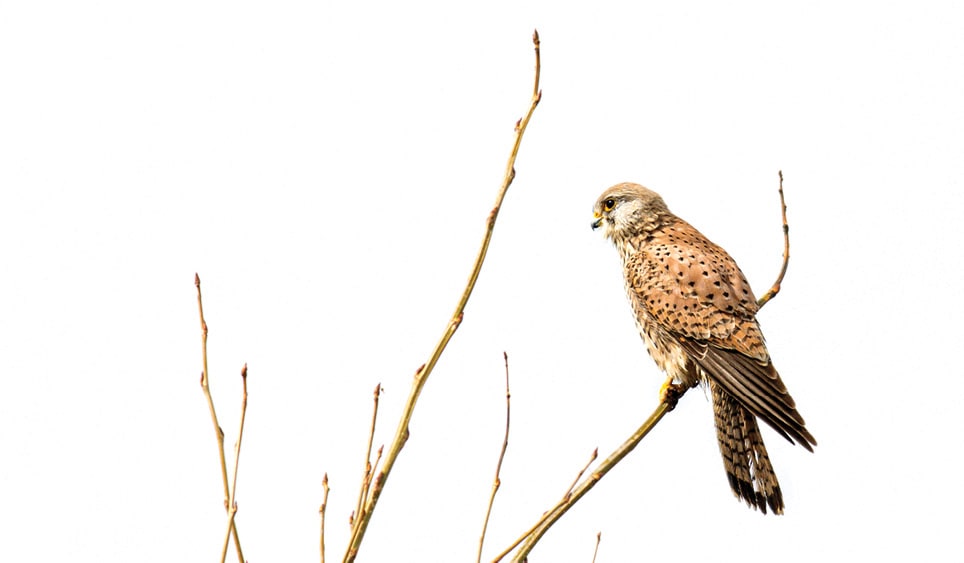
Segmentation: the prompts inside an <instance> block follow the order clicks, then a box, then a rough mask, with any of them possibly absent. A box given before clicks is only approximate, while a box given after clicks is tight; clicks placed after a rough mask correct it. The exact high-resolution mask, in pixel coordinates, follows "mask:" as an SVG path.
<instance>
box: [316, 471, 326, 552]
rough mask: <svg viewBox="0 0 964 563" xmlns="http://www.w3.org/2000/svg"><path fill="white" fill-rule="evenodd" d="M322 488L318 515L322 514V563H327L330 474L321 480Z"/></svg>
mask: <svg viewBox="0 0 964 563" xmlns="http://www.w3.org/2000/svg"><path fill="white" fill-rule="evenodd" d="M321 488H322V490H323V491H324V493H323V494H322V497H321V508H319V509H318V513H319V514H321V533H320V534H319V536H320V537H321V540H320V546H319V547H320V548H321V563H325V510H327V508H328V473H325V477H324V478H323V479H322V480H321Z"/></svg>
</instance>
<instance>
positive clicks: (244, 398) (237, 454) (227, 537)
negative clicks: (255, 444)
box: [221, 364, 248, 563]
mask: <svg viewBox="0 0 964 563" xmlns="http://www.w3.org/2000/svg"><path fill="white" fill-rule="evenodd" d="M241 388H242V392H241V423H240V424H239V425H238V441H237V442H235V444H234V476H233V477H232V478H231V494H230V495H229V496H228V507H229V508H228V529H227V531H226V532H225V533H224V547H223V548H222V549H221V563H224V560H225V558H227V556H228V544H229V543H231V530H233V529H234V517H235V515H236V514H237V513H238V503H237V502H235V494H236V493H237V490H238V462H239V461H240V460H241V438H242V437H243V436H244V415H245V413H246V412H247V411H248V364H244V367H243V368H241Z"/></svg>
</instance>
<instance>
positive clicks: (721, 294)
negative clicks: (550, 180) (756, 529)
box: [592, 183, 817, 514]
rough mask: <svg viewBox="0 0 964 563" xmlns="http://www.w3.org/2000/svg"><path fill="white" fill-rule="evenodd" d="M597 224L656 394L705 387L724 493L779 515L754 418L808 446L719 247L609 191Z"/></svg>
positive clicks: (642, 203) (653, 205)
mask: <svg viewBox="0 0 964 563" xmlns="http://www.w3.org/2000/svg"><path fill="white" fill-rule="evenodd" d="M593 216H594V217H595V220H594V221H593V222H592V228H593V230H595V229H597V228H599V227H602V228H603V232H604V233H605V235H606V237H607V238H609V239H611V240H612V241H613V244H614V245H615V246H616V249H617V250H618V251H619V254H620V256H621V257H622V261H623V273H624V274H625V278H626V293H627V294H628V296H629V301H630V303H631V305H632V308H633V314H634V316H635V317H636V326H637V328H638V329H639V334H640V336H642V338H643V341H645V342H646V347H647V348H648V350H649V355H650V356H651V357H652V358H653V360H655V361H656V364H657V365H659V367H660V369H662V370H663V371H664V372H665V373H666V375H667V376H668V377H667V380H666V383H665V384H664V385H663V388H662V393H664V394H665V393H668V392H671V391H674V390H675V391H678V390H679V389H680V387H677V386H675V385H673V382H674V381H676V382H678V383H679V386H681V389H682V390H685V389H688V388H690V387H692V386H695V385H696V384H698V383H704V384H705V385H708V386H709V388H710V394H711V396H712V400H713V412H714V415H715V418H716V434H717V438H718V440H719V445H720V453H721V454H722V455H723V465H724V467H725V469H726V476H727V478H728V479H729V482H730V488H732V489H733V494H734V495H736V497H737V498H739V499H743V500H744V501H746V503H747V505H749V506H750V507H752V508H756V509H759V510H760V511H762V512H763V513H764V514H766V511H767V506H769V507H770V509H771V510H772V511H773V512H774V513H775V514H782V513H783V508H784V504H783V494H782V493H781V491H780V483H779V482H778V481H777V476H776V474H775V473H774V472H773V466H772V465H771V464H770V458H769V456H768V455H767V450H766V446H764V445H763V437H762V436H761V435H760V428H759V426H757V421H756V419H757V417H759V418H761V419H762V420H763V421H764V422H766V423H767V424H769V425H770V426H771V427H772V428H773V429H774V430H776V431H777V433H779V434H780V435H781V436H783V437H784V438H786V439H787V440H789V441H790V442H791V443H798V444H800V445H802V446H803V447H804V448H806V449H807V450H810V451H813V446H815V445H817V441H816V440H814V438H813V436H812V435H811V434H810V432H808V431H807V428H806V426H805V423H804V421H803V417H801V416H800V413H798V412H797V409H796V405H795V403H794V401H793V398H792V397H790V394H789V393H788V392H787V388H786V386H785V385H784V384H783V381H782V380H781V379H780V374H778V373H777V370H776V369H775V368H774V367H773V363H772V362H771V361H770V354H769V353H768V352H767V348H766V344H765V342H764V340H763V333H762V332H761V331H760V324H759V323H758V322H757V320H756V312H757V310H758V309H759V306H758V305H757V302H756V297H754V295H753V291H752V290H751V289H750V284H749V283H748V282H747V281H746V277H745V276H744V275H743V272H741V271H740V268H739V266H737V265H736V262H735V261H734V260H733V258H731V257H730V255H729V254H727V253H726V251H725V250H723V249H722V248H720V247H719V246H717V245H715V244H713V243H712V242H710V240H709V239H707V238H706V237H705V236H703V234H702V233H700V232H699V231H697V230H696V229H695V228H693V226H692V225H690V224H689V223H687V222H686V221H683V220H682V219H680V218H679V217H677V216H676V215H673V214H672V213H671V212H670V210H669V209H668V208H667V207H666V204H665V203H664V202H663V198H661V197H660V196H659V194H657V193H655V192H653V191H650V190H648V189H646V188H644V187H643V186H640V185H638V184H630V183H624V184H617V185H615V186H613V187H611V188H609V189H608V190H606V191H605V192H603V194H602V195H601V196H599V199H598V200H597V201H596V205H595V207H594V208H593Z"/></svg>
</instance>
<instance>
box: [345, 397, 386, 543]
mask: <svg viewBox="0 0 964 563" xmlns="http://www.w3.org/2000/svg"><path fill="white" fill-rule="evenodd" d="M381 394H382V384H381V383H379V384H378V385H376V386H375V393H374V406H373V407H372V424H371V430H369V432H368V447H367V448H366V449H365V471H364V473H363V474H362V482H361V487H359V490H358V501H357V502H356V503H355V512H353V513H352V514H353V516H352V519H351V525H352V537H354V536H355V534H357V533H358V523H359V522H361V514H362V511H363V510H364V509H365V501H366V500H367V499H368V493H369V491H370V490H371V486H372V472H373V467H374V466H373V465H372V442H373V441H374V439H375V422H376V421H377V420H378V397H379V396H381ZM379 452H381V450H379ZM379 455H381V454H380V453H379ZM376 465H377V464H376Z"/></svg>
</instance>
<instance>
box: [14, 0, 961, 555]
mask: <svg viewBox="0 0 964 563" xmlns="http://www.w3.org/2000/svg"><path fill="white" fill-rule="evenodd" d="M961 16H962V14H961V8H959V7H958V6H957V5H956V4H955V3H952V2H946V3H941V2H932V3H913V5H912V3H910V2H907V3H873V4H871V3H849V4H843V3H838V2H822V3H820V2H818V3H806V4H804V3H794V4H793V5H789V4H784V5H782V6H777V5H776V3H770V2H760V3H751V4H742V3H741V4H738V5H736V4H733V3H709V2H702V3H688V4H683V3H674V4H673V5H672V6H670V5H668V4H667V3H638V2H626V3H624V4H610V5H602V4H597V5H594V6H593V7H592V8H589V7H588V4H583V5H582V7H573V6H565V5H563V4H559V3H544V4H519V3H516V2H509V3H491V2H490V3H485V4H484V5H481V4H480V5H477V6H474V7H456V5H455V4H454V3H441V2H440V3H438V4H426V3H419V2H414V3H413V2H400V3H388V2H385V3H361V2H359V3H354V4H352V5H351V7H347V3H344V4H343V5H341V6H335V5H332V4H331V3H321V2H274V3H262V4H254V3H250V2H163V3H155V4H154V5H153V6H144V5H141V4H140V3H137V4H135V3H129V2H85V3H74V2H62V3H57V2H31V3H26V2H20V3H13V2H4V3H3V4H2V5H0V383H2V385H0V559H2V560H4V561H67V560H74V561H76V560H81V561H212V560H215V559H216V558H217V556H218V555H219V553H220V546H221V541H222V537H223V534H224V526H225V515H224V510H223V507H222V504H221V482H220V473H219V469H218V462H217V456H216V446H215V440H214V433H213V430H212V427H211V422H210V418H209V416H208V411H207V407H206V405H205V402H204V399H203V396H202V393H201V389H200V387H199V385H198V380H199V374H200V372H201V354H200V337H199V334H200V333H199V327H198V319H197V306H196V300H195V292H194V284H193V279H194V273H195V272H197V273H199V274H200V276H201V279H202V284H203V290H204V299H205V300H204V303H205V309H206V313H207V318H208V323H209V326H210V330H211V333H210V347H209V353H210V371H211V378H212V387H213V390H214V395H215V400H216V403H217V406H218V409H219V410H218V412H219V414H220V416H221V421H222V425H223V427H224V429H225V432H226V433H227V439H226V446H227V448H228V449H229V450H230V448H231V445H232V443H233V442H234V440H235V438H236V436H237V419H238V406H239V397H240V378H239V377H238V374H239V371H240V368H241V366H242V365H243V363H244V362H247V364H248V366H249V392H250V397H249V408H248V418H247V424H246V429H245V435H244V442H243V443H244V446H243V450H242V456H241V470H240V476H239V479H238V493H237V500H238V505H239V512H238V515H237V522H238V528H239V531H240V535H241V540H242V544H243V547H244V548H245V554H246V556H247V557H248V558H249V559H250V560H251V561H261V562H267V561H313V560H317V556H318V553H317V550H318V548H317V544H318V506H319V504H320V500H321V477H322V475H323V473H325V472H328V474H329V478H330V480H331V496H330V499H329V508H328V510H329V535H328V545H329V546H330V551H329V554H330V558H331V559H337V558H340V556H341V553H342V550H343V547H344V545H345V541H346V536H347V532H348V525H347V521H348V514H349V513H350V512H351V510H352V508H353V505H354V502H355V498H356V494H357V493H356V491H357V486H358V482H359V480H360V475H361V469H362V461H363V460H362V458H363V453H364V445H365V438H366V435H367V431H368V423H369V418H370V412H371V391H372V389H373V388H374V386H375V384H376V383H377V382H381V383H382V384H383V385H384V387H385V393H384V395H383V396H382V401H381V413H380V419H379V426H378V430H377V434H376V438H375V442H376V445H378V444H381V443H387V442H389V441H390V440H391V437H392V434H393V433H394V430H395V426H396V424H397V421H398V417H399V413H400V408H401V405H402V404H403V402H404V400H405V397H406V396H407V393H408V389H409V385H410V382H411V376H412V374H413V372H414V370H415V369H416V367H417V366H418V365H419V364H421V363H422V362H424V361H425V360H426V359H427V356H428V353H429V351H430V349H431V348H432V346H433V345H434V343H435V342H436V340H437V339H438V337H439V336H440V335H441V333H442V331H443V329H444V327H445V324H446V322H447V320H448V316H449V315H450V314H451V312H452V309H453V308H454V306H455V304H456V301H457V298H458V296H459V294H460V292H461V289H462V287H463V284H464V282H465V279H466V276H467V274H468V272H469V267H470V265H471V262H472V259H473V257H474V254H475V251H476V249H477V246H478V243H479V241H480V239H481V236H482V233H483V228H484V220H485V216H486V214H487V213H488V211H489V209H490V208H491V205H492V202H493V200H494V197H495V194H496V191H497V188H498V186H499V183H500V181H501V178H502V173H503V169H504V166H505V159H506V157H507V156H508V152H509V148H510V144H511V141H512V127H513V125H514V123H515V121H516V119H518V118H519V117H521V115H522V114H523V112H524V110H525V109H526V107H527V104H528V102H529V94H530V90H531V80H532V66H533V56H532V48H531V42H530V35H531V32H532V29H533V28H538V29H539V32H540V34H541V36H542V45H543V82H542V87H543V90H544V97H543V103H542V104H541V106H540V107H539V108H538V110H537V111H536V114H535V116H534V118H533V120H532V123H531V125H530V129H529V132H528V134H527V136H526V138H525V140H524V143H523V147H522V150H521V153H520V155H519V160H518V163H517V170H518V176H517V179H516V181H515V183H514V185H513V186H512V188H511V190H510V192H509V195H508V198H507V200H506V203H505V207H504V209H503V212H502V215H501V216H500V218H499V224H498V226H497V229H496V233H495V237H494V240H493V242H492V247H491V251H490V257H489V260H488V262H487V263H486V265H485V269H484V270H483V272H482V276H481V278H480V280H479V284H478V287H477V290H476V293H475V295H474V296H473V298H472V300H471V301H470V303H469V306H468V308H467V310H466V313H465V322H464V324H463V325H462V328H461V329H460V330H459V332H458V333H457V334H456V336H455V338H454V339H453V341H452V343H451V346H450V348H449V350H448V352H447V353H446V355H445V356H444V357H443V359H442V361H441V362H440V363H439V365H438V368H437V370H436V372H435V373H434V374H433V375H432V377H431V379H430V380H429V381H428V384H427V386H426V388H425V391H424V393H423V395H422V398H421V401H420V403H419V405H418V409H417V411H416V413H415V417H414V420H413V422H412V425H411V432H412V436H411V439H410V441H409V443H408V446H407V447H406V448H405V450H404V451H403V452H402V455H401V457H400V459H399V461H398V464H397V465H396V470H395V471H394V472H393V473H392V475H391V478H390V480H389V482H388V485H387V487H386V490H385V493H384V495H383V496H382V498H381V502H380V504H379V506H378V509H377V511H376V513H375V515H374V518H373V520H372V523H371V526H370V528H369V530H368V536H367V538H366V541H365V543H364V545H363V547H362V551H361V553H360V557H359V561H469V560H474V556H475V550H476V545H477V538H478V534H479V530H480V527H481V521H482V516H483V513H484V508H485V503H486V500H487V497H488V493H489V489H490V486H491V482H492V475H493V471H494V466H495V461H496V456H497V453H498V449H499V446H500V444H501V440H502V432H503V420H504V406H505V405H504V397H503V395H504V389H503V381H504V380H503V363H502V352H503V350H505V351H507V352H508V354H509V360H510V370H511V376H512V409H513V410H512V435H511V439H510V444H509V450H508V454H507V458H506V461H505V464H504V468H503V474H502V481H503V486H502V489H501V491H500V493H499V496H498V498H497V500H496V505H495V509H494V512H493V515H492V523H491V526H490V533H489V538H488V543H487V549H486V554H487V555H488V558H491V557H492V556H494V555H495V553H497V552H498V551H500V550H501V549H502V548H503V547H505V546H506V545H507V544H508V543H509V542H510V541H511V540H512V539H514V538H515V537H516V536H517V535H518V534H520V533H521V532H522V531H523V530H524V529H525V528H527V527H528V526H529V525H530V524H532V523H533V522H534V520H535V519H536V518H537V517H538V516H539V515H540V514H541V512H542V511H543V510H545V509H546V508H548V507H549V506H551V504H552V503H554V502H555V500H556V499H557V498H558V497H559V496H560V495H561V494H562V492H563V491H564V490H565V488H566V487H567V486H568V484H569V483H570V482H571V480H572V479H573V478H574V477H575V474H576V472H577V470H578V468H579V467H581V466H582V465H583V464H584V463H585V461H586V460H587V459H588V456H589V455H590V453H591V452H592V450H593V448H595V447H597V446H598V447H599V448H600V452H601V453H603V454H605V453H608V452H609V451H611V450H612V449H613V448H614V447H615V446H616V445H618V444H619V443H620V442H622V440H623V439H625V438H626V437H627V436H629V434H630V433H631V432H632V431H633V430H634V429H635V428H636V427H637V426H638V425H639V423H640V422H641V421H642V420H643V418H644V417H645V416H647V415H648V414H649V412H650V411H651V410H652V408H653V407H654V406H655V404H656V398H657V389H658V386H659V384H660V383H661V381H662V375H661V374H659V373H658V371H657V369H656V367H655V365H654V364H653V363H652V361H651V360H650V359H649V358H648V357H647V355H646V353H645V349H644V347H643V345H642V343H641V341H640V340H639V338H638V336H637V334H636V332H635V327H634V326H633V321H632V318H631V315H630V313H629V308H628V305H627V304H626V302H625V298H624V295H623V289H622V280H621V274H620V266H619V262H618V257H617V255H616V253H615V251H614V250H613V249H612V248H611V245H609V243H607V242H606V241H604V240H603V239H602V238H601V236H600V235H599V233H598V232H597V233H593V232H591V231H590V229H589V222H590V220H591V206H592V203H593V202H594V200H595V199H596V197H597V196H598V195H599V193H600V192H601V191H602V190H603V189H604V188H606V187H607V186H609V185H611V184H613V183H616V182H620V181H636V182H640V183H643V184H645V185H647V186H649V187H650V188H652V189H654V190H656V191H658V192H660V193H661V194H662V195H663V196H664V198H665V199H666V201H667V202H668V204H669V206H670V208H671V209H673V210H674V211H675V212H676V213H677V214H679V215H680V216H682V217H684V218H685V219H687V220H688V221H690V222H691V223H693V224H694V225H696V226H697V227H698V228H699V229H700V230H702V231H703V232H704V233H705V234H707V235H708V236H709V237H710V238H711V239H713V240H715V241H716V242H718V243H720V244H721V245H723V246H725V247H726V248H727V249H728V250H729V251H730V253H731V254H732V255H733V256H734V257H735V258H736V259H737V260H738V261H739V262H740V264H741V266H742V268H743V270H744V272H745V273H746V275H747V276H748V278H749V279H750V281H751V283H752V284H753V285H754V286H755V290H756V292H757V293H758V294H762V293H763V292H764V291H765V290H766V289H767V288H768V287H769V285H770V283H771V282H772V281H773V279H774V277H775V275H776V273H777V270H778V268H779V265H780V255H781V250H782V239H781V231H780V225H779V205H778V199H777V191H776V188H777V171H778V170H780V169H782V170H783V172H784V175H785V178H786V181H785V184H784V186H785V189H786V193H787V199H788V204H789V220H790V224H791V231H790V232H791V246H792V259H791V263H790V270H789V273H788V275H787V278H786V281H785V283H784V287H783V292H782V293H781V294H780V295H779V297H777V298H776V299H775V300H774V301H773V302H772V303H770V304H769V305H768V306H767V307H766V308H765V309H764V310H763V312H762V313H761V315H760V319H761V322H762V324H763V327H764V330H765V332H766V334H767V337H768V343H769V347H770V352H771V354H772V356H773V358H774V360H775V363H776V365H777V367H778V368H779V369H780V371H781V373H782V374H783V377H784V380H785V381H786V382H787V384H788V386H789V388H790V390H791V392H792V393H793V395H794V397H795V398H796V400H797V403H798V405H799V407H800V410H801V412H802V413H803V415H804V416H805V417H806V419H807V422H808V427H809V428H810V430H811V431H812V432H813V434H814V435H815V436H816V437H817V440H818V441H819V444H820V445H819V447H817V448H816V452H815V453H814V454H809V453H807V452H806V451H804V450H803V449H802V448H800V447H793V446H791V445H790V444H788V443H786V442H784V441H783V440H781V439H780V438H779V437H778V436H777V435H776V434H774V433H773V432H770V431H769V430H765V431H764V433H765V437H766V439H767V443H768V446H769V450H770V455H771V458H772V459H773V463H774V465H775V467H776V470H777V473H778V475H779V476H780V479H781V484H782V486H783V491H784V495H785V498H786V503H787V513H786V515H785V516H783V517H773V516H769V515H768V516H765V517H764V516H762V515H760V514H758V513H755V512H752V511H750V510H748V509H747V508H746V507H745V506H742V505H740V504H739V503H738V502H737V501H736V500H735V499H734V498H733V497H732V495H731V493H730V491H729V488H728V486H727V483H726V478H725V475H724V472H723V468H722V463H721V461H720V459H719V453H718V451H717V448H716V443H715V435H714V432H713V428H712V415H711V408H710V405H709V402H708V400H707V399H706V398H705V396H704V395H703V393H702V392H701V391H698V390H696V391H692V392H691V393H690V394H688V395H687V396H686V397H685V399H684V400H683V402H682V403H681V405H680V407H679V408H678V409H677V410H676V411H675V412H674V413H672V414H671V415H669V416H668V417H667V418H666V419H665V420H664V421H663V422H662V423H661V424H660V425H659V426H658V427H657V429H656V430H655V431H654V432H653V433H652V434H651V435H650V436H649V437H648V438H647V439H646V440H645V441H644V442H643V445H642V446H641V447H640V448H639V449H637V450H636V451H634V452H633V453H632V454H631V455H630V456H629V457H628V458H627V459H626V460H625V461H624V462H623V463H622V464H620V465H619V466H618V467H617V468H616V469H615V470H614V471H613V472H612V473H611V474H610V475H609V476H607V478H606V479H604V480H603V481H602V482H601V483H600V484H599V485H598V486H597V487H596V488H595V489H594V490H593V491H592V492H591V493H590V494H589V495H588V496H587V497H586V498H585V499H584V500H583V501H582V502H580V503H579V504H578V505H577V506H576V508H574V509H573V510H572V511H571V512H570V513H569V514H568V515H567V516H566V517H565V518H564V519H563V520H562V521H561V522H560V523H559V524H558V525H557V526H556V527H555V528H553V529H552V530H551V531H550V532H549V534H548V535H547V536H546V537H545V538H544V540H543V541H542V543H541V544H540V546H539V547H538V548H537V549H536V551H535V552H534V553H533V555H532V558H531V560H532V561H582V562H587V561H589V560H590V559H591V557H592V551H593V546H594V543H595V535H596V532H597V531H602V544H601V547H600V550H599V558H598V559H597V561H642V560H658V559H663V558H666V557H669V556H673V557H679V558H681V559H682V560H704V559H708V558H713V560H719V561H737V560H745V559H757V558H759V559H767V560H770V559H780V560H783V561H813V560H815V559H819V558H821V557H823V558H830V559H833V560H843V559H845V558H854V559H860V560H874V559H878V558H881V557H885V556H886V557H887V558H889V559H893V560H901V559H910V558H914V559H915V560H931V561H938V560H953V559H957V558H959V557H960V552H961V547H960V542H959V538H958V536H959V532H960V514H959V512H958V510H959V506H960V504H961V502H962V501H964V494H962V492H964V491H962V485H961V479H960V475H961V473H962V470H964V464H962V462H961V459H960V458H961V455H962V445H964V444H962V442H964V440H962V437H961V429H962V427H964V426H962V423H964V420H962V414H961V408H960V401H961V392H962V390H964V389H962V387H964V384H962V375H964V373H962V368H961V365H960V362H959V361H958V359H959V356H960V353H961V350H962V345H961V341H960V323H961V318H962V314H964V310H962V309H964V308H962V305H961V303H962V299H961V294H962V292H964V275H962V268H961V256H962V250H964V249H962V244H961V242H962V239H964V236H962V229H961V226H960V224H959V223H958V221H959V215H960V213H961V208H962V204H964V197H962V180H961V179H962V177H964V166H962V154H964V142H962V131H964V103H962V100H964V35H962V33H961V29H962V17H961ZM230 557H232V558H233V554H232V555H231V556H230Z"/></svg>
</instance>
